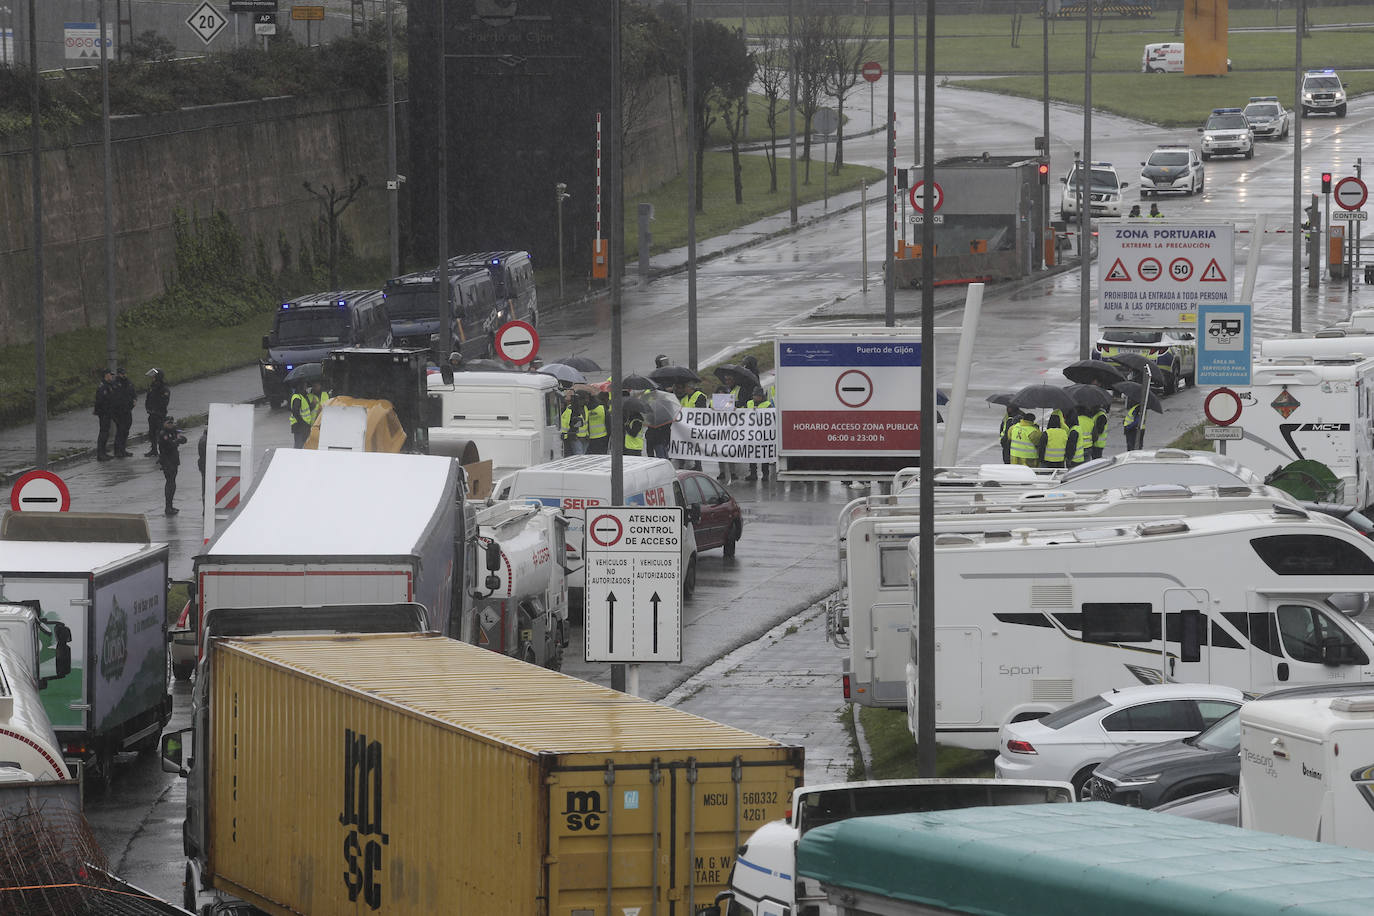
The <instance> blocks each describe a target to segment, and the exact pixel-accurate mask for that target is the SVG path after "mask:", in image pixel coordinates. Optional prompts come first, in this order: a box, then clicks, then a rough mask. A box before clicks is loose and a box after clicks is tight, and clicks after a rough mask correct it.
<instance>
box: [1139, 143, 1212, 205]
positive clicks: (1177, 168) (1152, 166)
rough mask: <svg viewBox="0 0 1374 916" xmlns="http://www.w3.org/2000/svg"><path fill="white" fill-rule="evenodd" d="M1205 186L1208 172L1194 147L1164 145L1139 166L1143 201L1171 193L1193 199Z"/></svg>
mask: <svg viewBox="0 0 1374 916" xmlns="http://www.w3.org/2000/svg"><path fill="white" fill-rule="evenodd" d="M1206 186H1207V173H1206V172H1205V171H1204V170H1203V165H1202V160H1201V159H1200V158H1198V154H1197V150H1195V149H1193V148H1192V147H1191V146H1161V147H1158V148H1156V149H1155V151H1154V152H1153V153H1151V154H1150V158H1149V159H1146V160H1145V161H1144V162H1142V163H1140V199H1141V200H1144V199H1145V198H1146V197H1149V196H1150V195H1151V194H1153V195H1154V196H1156V197H1158V196H1159V195H1160V194H1164V193H1166V192H1172V191H1178V192H1179V193H1181V194H1187V195H1188V196H1189V197H1191V196H1193V195H1194V194H1201V193H1202V191H1203V189H1204V188H1205V187H1206Z"/></svg>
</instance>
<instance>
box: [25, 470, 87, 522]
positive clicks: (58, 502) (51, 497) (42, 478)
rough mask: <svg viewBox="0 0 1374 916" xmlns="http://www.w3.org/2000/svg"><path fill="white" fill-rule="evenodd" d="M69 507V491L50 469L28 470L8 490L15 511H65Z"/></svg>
mask: <svg viewBox="0 0 1374 916" xmlns="http://www.w3.org/2000/svg"><path fill="white" fill-rule="evenodd" d="M71 507H72V494H71V491H70V490H68V489H67V485H66V484H65V483H63V482H62V478H61V477H58V476H57V475H56V474H54V473H53V472H52V471H29V472H28V473H27V474H25V475H24V476H23V477H20V478H19V480H18V481H16V482H15V484H14V489H12V490H10V508H11V509H13V510H14V511H15V512H66V511H67V510H68V509H70V508H71Z"/></svg>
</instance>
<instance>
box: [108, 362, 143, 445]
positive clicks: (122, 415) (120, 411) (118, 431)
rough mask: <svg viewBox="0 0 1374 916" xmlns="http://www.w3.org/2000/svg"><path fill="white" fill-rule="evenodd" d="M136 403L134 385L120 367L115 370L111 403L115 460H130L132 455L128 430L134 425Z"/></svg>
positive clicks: (136, 397)
mask: <svg viewBox="0 0 1374 916" xmlns="http://www.w3.org/2000/svg"><path fill="white" fill-rule="evenodd" d="M137 401H138V392H137V391H135V390H134V383H133V382H131V381H129V376H128V374H127V373H126V372H125V371H124V367H123V366H121V367H119V368H118V369H116V370H115V378H114V393H113V395H112V400H111V403H112V405H113V407H114V428H115V435H114V455H115V457H116V458H131V457H133V453H132V452H130V451H129V449H128V445H129V430H130V429H131V428H132V427H133V425H134V404H135V402H137Z"/></svg>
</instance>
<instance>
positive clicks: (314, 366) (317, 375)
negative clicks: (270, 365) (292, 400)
mask: <svg viewBox="0 0 1374 916" xmlns="http://www.w3.org/2000/svg"><path fill="white" fill-rule="evenodd" d="M322 378H324V366H323V364H321V363H301V364H300V365H299V366H296V367H295V368H293V369H292V370H291V371H290V372H288V373H286V380H287V381H288V382H313V381H315V380H317V379H322Z"/></svg>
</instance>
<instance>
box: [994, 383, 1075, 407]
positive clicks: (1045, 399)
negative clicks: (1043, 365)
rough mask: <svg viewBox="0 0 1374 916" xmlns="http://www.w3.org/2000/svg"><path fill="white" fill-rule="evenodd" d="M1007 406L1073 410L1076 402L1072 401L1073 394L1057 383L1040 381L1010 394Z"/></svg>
mask: <svg viewBox="0 0 1374 916" xmlns="http://www.w3.org/2000/svg"><path fill="white" fill-rule="evenodd" d="M1007 404H1008V406H1011V407H1019V408H1022V409H1023V410H1024V409H1025V408H1028V407H1029V408H1035V407H1045V408H1048V409H1050V410H1075V409H1077V407H1078V404H1077V403H1076V402H1075V401H1074V399H1073V395H1071V394H1069V392H1068V391H1067V390H1065V389H1063V388H1060V387H1059V386H1058V385H1046V384H1045V383H1043V382H1041V383H1040V384H1037V385H1027V386H1026V387H1025V388H1022V389H1021V390H1020V391H1018V392H1016V394H1014V395H1012V397H1011V400H1010V401H1008V402H1007Z"/></svg>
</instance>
